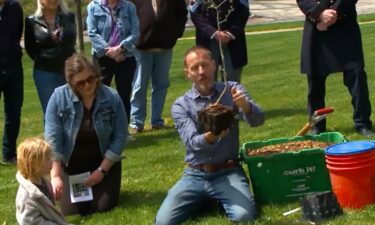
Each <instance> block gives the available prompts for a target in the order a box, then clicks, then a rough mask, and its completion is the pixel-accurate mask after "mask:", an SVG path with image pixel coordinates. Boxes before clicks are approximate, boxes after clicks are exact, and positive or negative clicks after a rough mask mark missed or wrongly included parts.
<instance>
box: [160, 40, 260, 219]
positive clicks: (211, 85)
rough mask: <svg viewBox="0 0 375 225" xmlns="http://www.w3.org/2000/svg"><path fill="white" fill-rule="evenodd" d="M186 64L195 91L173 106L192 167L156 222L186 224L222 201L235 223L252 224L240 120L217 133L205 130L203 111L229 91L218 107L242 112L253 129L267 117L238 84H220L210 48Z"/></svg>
mask: <svg viewBox="0 0 375 225" xmlns="http://www.w3.org/2000/svg"><path fill="white" fill-rule="evenodd" d="M184 63H185V75H186V77H187V78H188V79H189V80H191V81H192V83H193V87H192V89H191V90H189V91H188V92H186V94H185V95H184V96H182V97H180V98H178V99H177V100H176V102H175V103H174V104H173V106H172V117H173V119H174V123H175V127H176V128H177V130H178V132H179V134H180V136H181V139H182V141H183V142H184V143H185V146H186V156H185V161H186V163H187V167H186V169H185V171H184V174H183V176H182V178H181V179H180V180H179V181H178V182H177V183H176V184H175V185H174V187H172V189H171V190H170V191H169V192H168V196H167V197H166V199H165V200H164V202H163V203H162V205H161V207H160V209H159V211H158V213H157V216H156V220H155V224H157V225H161V224H163V225H164V224H173V225H176V224H181V223H183V222H184V221H186V220H187V219H189V218H190V217H192V216H193V215H194V213H195V212H197V211H198V210H200V207H199V206H200V205H201V203H202V202H204V201H205V200H207V199H215V200H217V201H219V203H220V204H222V206H223V208H224V210H225V212H226V214H227V216H228V217H229V219H230V220H231V221H233V222H247V221H252V220H254V219H255V216H256V207H255V201H254V197H253V196H252V194H251V193H250V189H249V181H248V179H247V178H246V176H245V173H244V171H243V169H242V167H241V166H240V165H239V164H238V160H237V158H238V149H239V128H238V121H237V120H235V121H234V122H233V124H232V125H231V126H230V127H229V128H228V129H225V130H223V131H222V132H220V133H219V134H217V132H212V131H206V129H204V128H202V126H201V125H200V123H199V121H198V112H199V111H201V110H202V109H204V108H205V107H207V106H208V105H210V104H213V103H215V102H216V101H217V99H218V98H219V96H220V95H221V94H222V92H224V93H223V96H222V97H221V100H220V102H219V103H220V104H222V105H225V106H229V107H230V108H232V109H233V110H234V112H236V113H239V117H240V118H242V119H243V120H244V121H246V122H247V123H248V124H250V125H251V126H259V125H261V124H263V122H264V114H263V112H262V110H261V108H260V107H259V106H258V105H257V104H256V103H255V102H254V101H253V100H252V99H251V97H250V96H249V94H248V93H247V91H246V90H245V88H244V87H243V86H241V85H240V84H239V83H237V82H226V83H220V82H215V80H214V75H215V70H216V64H215V61H214V60H213V58H212V56H211V53H210V51H209V50H207V49H205V48H203V47H199V46H197V47H193V48H191V49H189V50H188V51H187V52H186V54H185V61H184ZM226 86H227V88H226V89H225V87H226Z"/></svg>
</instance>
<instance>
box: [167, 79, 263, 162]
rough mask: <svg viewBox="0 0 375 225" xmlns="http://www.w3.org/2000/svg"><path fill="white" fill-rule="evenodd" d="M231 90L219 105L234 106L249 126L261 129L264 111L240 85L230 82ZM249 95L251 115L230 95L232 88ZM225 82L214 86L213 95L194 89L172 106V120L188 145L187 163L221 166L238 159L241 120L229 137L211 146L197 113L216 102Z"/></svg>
mask: <svg viewBox="0 0 375 225" xmlns="http://www.w3.org/2000/svg"><path fill="white" fill-rule="evenodd" d="M227 85H228V88H227V90H226V91H225V93H224V95H223V97H222V99H221V101H220V103H221V104H223V105H226V106H229V107H232V108H233V109H234V111H235V113H238V115H239V118H240V119H242V120H244V121H245V122H246V123H248V124H249V125H250V126H253V127H255V126H259V125H262V124H263V123H264V113H263V112H262V109H261V108H260V107H259V106H258V105H257V104H256V103H255V102H254V101H253V100H252V99H251V97H250V95H249V94H248V92H247V91H246V90H245V88H244V87H243V86H242V85H240V84H239V83H237V82H231V81H228V82H227ZM233 86H234V87H236V88H237V90H239V91H242V92H244V93H245V94H246V101H247V102H248V103H249V105H250V107H251V113H250V114H244V113H243V112H242V111H241V110H239V109H238V108H237V107H236V106H235V105H234V102H233V98H232V94H231V92H230V90H231V88H232V87H233ZM224 88H225V84H224V83H219V82H218V83H215V86H214V93H213V95H211V96H202V95H201V94H200V93H199V92H198V90H197V89H196V88H195V87H194V86H193V88H192V89H191V90H189V91H188V92H186V93H185V95H183V96H182V97H179V98H178V99H177V100H176V101H175V103H174V104H173V106H172V117H173V120H174V124H175V127H176V129H177V130H178V132H179V134H180V137H181V139H182V141H183V142H184V144H185V146H186V155H185V161H186V162H187V163H189V164H193V165H196V164H202V163H209V164H218V163H224V162H226V161H228V160H235V159H237V158H238V151H239V128H238V120H236V121H235V122H234V124H233V125H232V127H230V129H229V132H228V134H227V136H225V137H223V138H220V139H218V140H217V141H216V142H215V143H213V144H210V143H208V142H207V141H206V139H205V138H204V130H203V128H202V127H199V124H198V112H199V111H200V110H202V109H204V108H205V107H206V106H208V105H209V104H212V103H215V102H216V100H217V99H218V98H219V96H220V94H221V92H222V91H223V90H224Z"/></svg>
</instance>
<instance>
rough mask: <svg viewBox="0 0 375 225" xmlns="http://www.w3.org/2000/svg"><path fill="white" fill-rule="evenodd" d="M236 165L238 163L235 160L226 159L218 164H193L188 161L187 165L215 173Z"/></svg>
mask: <svg viewBox="0 0 375 225" xmlns="http://www.w3.org/2000/svg"><path fill="white" fill-rule="evenodd" d="M238 165H239V164H238V161H237V160H228V161H226V162H224V163H219V164H197V165H193V164H189V163H188V164H187V167H190V168H193V169H197V170H201V171H204V172H207V173H215V172H219V171H221V170H225V169H232V168H234V167H237V166H238Z"/></svg>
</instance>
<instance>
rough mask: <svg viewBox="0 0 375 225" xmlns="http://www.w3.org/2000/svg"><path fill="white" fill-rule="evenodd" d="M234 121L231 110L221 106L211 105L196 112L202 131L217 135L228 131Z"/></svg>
mask: <svg viewBox="0 0 375 225" xmlns="http://www.w3.org/2000/svg"><path fill="white" fill-rule="evenodd" d="M233 121H234V112H233V109H232V108H231V107H229V106H225V105H221V104H212V105H209V106H207V107H206V108H204V109H203V110H201V111H199V112H198V122H199V123H200V125H202V126H203V128H204V131H205V132H208V131H211V132H212V133H213V134H214V135H217V136H218V135H219V134H220V133H221V132H222V131H224V130H226V129H228V128H229V127H230V126H231V125H232V123H233Z"/></svg>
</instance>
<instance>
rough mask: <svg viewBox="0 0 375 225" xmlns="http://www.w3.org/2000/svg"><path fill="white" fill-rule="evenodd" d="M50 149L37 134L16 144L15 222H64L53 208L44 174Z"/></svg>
mask: <svg viewBox="0 0 375 225" xmlns="http://www.w3.org/2000/svg"><path fill="white" fill-rule="evenodd" d="M51 156H52V151H51V149H50V146H49V145H48V143H47V142H46V141H44V140H43V139H41V138H29V139H26V140H25V141H23V142H22V143H21V144H20V145H19V146H18V148H17V169H18V172H17V175H16V178H17V181H18V182H19V183H20V186H19V188H18V192H17V197H16V208H17V212H16V217H17V221H18V223H19V224H27V225H32V224H38V225H40V224H43V225H47V224H48V225H50V224H51V225H52V224H59V225H60V224H64V225H65V224H68V223H67V222H66V220H65V219H64V216H63V215H62V214H61V213H60V212H59V210H58V209H56V208H55V205H54V197H53V194H52V191H51V190H52V188H51V184H50V183H49V181H48V180H46V179H45V178H44V177H45V176H47V175H49V173H50V171H51V167H52V161H51Z"/></svg>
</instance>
